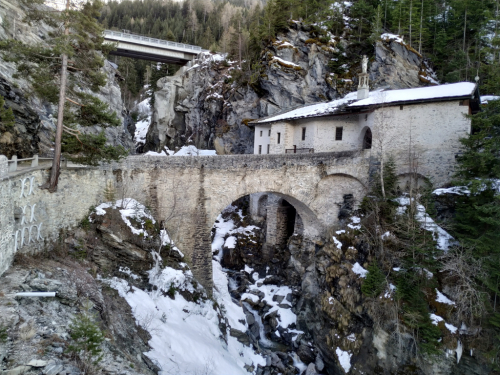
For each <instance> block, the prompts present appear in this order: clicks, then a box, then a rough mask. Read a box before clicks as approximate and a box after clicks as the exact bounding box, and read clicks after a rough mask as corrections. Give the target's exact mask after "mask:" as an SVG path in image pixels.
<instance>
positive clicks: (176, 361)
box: [96, 199, 266, 375]
mask: <svg viewBox="0 0 500 375" xmlns="http://www.w3.org/2000/svg"><path fill="white" fill-rule="evenodd" d="M119 204H124V205H125V207H124V208H123V209H122V210H121V213H122V219H123V220H124V222H125V223H127V225H129V227H131V229H132V228H133V227H132V226H131V225H130V222H129V221H128V217H134V218H149V214H148V212H147V211H146V210H145V208H144V206H143V205H141V204H140V203H138V202H136V201H134V200H131V199H127V200H124V202H122V201H118V202H116V204H115V206H116V207H120V205H119ZM112 206H113V205H112V204H111V203H105V204H101V205H99V206H98V207H97V208H96V211H97V213H98V214H100V215H104V214H106V211H105V210H104V209H105V208H109V207H112ZM134 209H137V212H132V211H134ZM151 219H152V218H151ZM134 229H136V228H134ZM134 229H133V230H134ZM134 233H135V232H134ZM156 258H157V262H156V264H155V266H154V267H153V268H152V269H151V270H150V271H149V280H150V283H151V284H152V285H153V286H154V287H153V288H152V289H153V290H152V291H144V290H141V289H138V288H136V287H131V286H130V285H129V284H128V282H127V281H125V280H124V279H121V278H117V277H113V278H112V279H101V280H102V281H103V282H104V283H107V284H108V285H110V286H111V287H113V288H114V289H116V290H117V291H118V293H119V294H120V296H121V297H123V298H124V299H125V300H126V301H127V303H128V304H129V305H130V307H131V308H132V312H133V314H134V317H135V319H136V322H137V324H139V325H140V326H142V328H144V329H145V330H147V331H148V332H149V333H150V334H151V340H150V341H149V345H150V347H151V348H152V349H151V350H150V351H149V352H147V353H145V354H146V355H147V356H148V357H149V358H150V359H151V360H152V361H153V362H154V363H156V364H157V365H158V366H159V367H160V368H161V369H162V371H161V372H160V375H166V374H197V373H199V374H205V373H206V374H218V375H219V374H220V375H237V374H242V375H246V374H248V372H247V370H246V369H245V368H244V366H245V365H249V366H252V365H253V366H255V367H257V364H260V365H262V366H264V365H265V364H266V361H265V360H264V358H263V357H262V356H260V355H258V354H256V353H254V351H253V349H252V348H250V347H247V346H244V345H243V344H241V343H240V342H239V341H237V340H236V339H235V338H234V337H232V336H230V335H229V334H227V336H226V337H227V342H226V341H224V339H223V334H222V332H221V331H220V328H219V318H218V314H219V313H221V314H223V316H224V317H225V318H227V321H228V323H229V326H230V327H233V328H235V329H238V330H241V331H246V328H247V327H246V323H245V324H243V323H241V321H245V314H244V312H243V309H242V307H241V306H239V305H237V304H235V303H234V302H233V301H232V299H231V296H230V294H229V290H228V279H227V276H226V274H225V273H224V272H223V270H222V268H221V266H220V264H219V263H218V262H216V261H214V262H213V273H214V299H215V301H216V302H217V304H214V301H212V300H210V299H203V300H201V301H199V302H198V303H195V302H190V301H188V300H186V299H185V298H184V297H183V296H182V295H181V294H179V292H178V290H186V291H189V292H194V291H197V292H199V293H202V292H203V290H202V289H201V287H200V286H198V284H194V283H193V282H192V281H193V276H192V273H191V271H190V270H189V269H188V268H187V265H184V267H185V268H184V270H175V269H173V268H170V267H166V268H164V269H161V268H160V266H159V265H160V264H161V256H160V255H158V254H156ZM126 271H127V270H124V272H125V273H127V272H126ZM127 274H130V272H128V273H127ZM195 285H196V286H195ZM172 288H173V289H175V298H170V297H169V296H168V295H165V293H162V291H169V290H172ZM217 305H218V306H219V308H218V307H217ZM228 332H229V328H228ZM228 332H227V333H228Z"/></svg>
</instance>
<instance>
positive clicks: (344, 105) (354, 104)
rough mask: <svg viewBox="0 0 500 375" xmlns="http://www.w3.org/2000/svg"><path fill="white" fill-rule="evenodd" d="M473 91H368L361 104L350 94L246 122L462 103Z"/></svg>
mask: <svg viewBox="0 0 500 375" xmlns="http://www.w3.org/2000/svg"><path fill="white" fill-rule="evenodd" d="M475 90H476V84H475V83H471V82H458V83H452V84H447V85H439V86H429V87H418V88H412V89H401V90H377V91H371V92H370V93H369V97H368V98H366V99H362V100H357V99H356V96H357V93H356V92H351V93H349V94H347V95H346V96H345V97H344V98H342V99H337V100H332V101H330V102H326V103H318V104H312V105H307V106H303V107H300V108H295V109H292V110H288V111H285V112H283V113H280V114H277V115H272V116H268V117H264V118H261V119H258V120H254V121H252V122H250V124H252V125H258V124H267V123H272V122H278V121H283V120H295V119H301V118H310V117H320V116H328V115H333V114H342V113H349V112H357V111H359V110H362V109H368V108H369V107H371V106H380V105H384V104H388V105H399V104H402V103H411V102H437V101H446V100H451V99H460V98H463V99H465V98H471V97H472V96H473V95H474V91H475Z"/></svg>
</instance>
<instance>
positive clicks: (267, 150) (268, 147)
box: [267, 145, 270, 154]
mask: <svg viewBox="0 0 500 375" xmlns="http://www.w3.org/2000/svg"><path fill="white" fill-rule="evenodd" d="M269 146H270V145H267V153H268V154H269Z"/></svg>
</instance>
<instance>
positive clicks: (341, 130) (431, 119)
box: [250, 82, 480, 184]
mask: <svg viewBox="0 0 500 375" xmlns="http://www.w3.org/2000/svg"><path fill="white" fill-rule="evenodd" d="M360 96H361V97H363V96H364V97H365V98H364V99H361V98H359V97H360ZM479 106H480V99H479V95H478V91H477V88H476V85H475V84H474V83H470V82H459V83H454V84H448V85H440V86H431V87H421V88H412V89H403V90H388V91H384V90H379V91H373V92H368V91H367V90H364V91H362V92H361V93H360V90H358V93H351V94H348V95H347V96H346V97H345V98H343V99H339V100H334V101H331V102H327V103H319V104H313V105H309V106H304V107H300V108H297V109H294V110H290V111H287V112H284V113H280V114H277V115H273V116H270V117H266V118H262V119H259V120H255V121H253V122H251V123H250V124H251V125H253V126H254V127H255V143H254V153H255V154H284V153H313V152H314V153H317V152H340V151H357V150H359V151H361V152H363V153H366V154H367V155H366V156H374V157H376V158H380V157H381V156H383V157H384V158H386V157H388V156H389V155H393V156H394V157H395V158H396V161H397V162H398V172H399V173H400V174H404V173H409V172H410V169H411V168H413V166H412V165H413V164H414V163H415V160H418V168H419V170H418V174H420V175H422V176H425V177H431V178H432V179H434V181H435V182H436V183H437V184H440V183H443V182H445V181H448V180H449V177H450V175H451V173H452V171H453V166H454V164H455V156H456V155H457V153H459V152H460V148H461V144H460V138H463V137H466V136H467V135H468V134H469V133H470V131H471V125H470V119H469V118H467V117H466V115H468V114H472V113H476V112H477V111H478V110H479ZM405 171H406V172H405Z"/></svg>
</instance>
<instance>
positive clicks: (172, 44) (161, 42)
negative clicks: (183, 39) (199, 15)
mask: <svg viewBox="0 0 500 375" xmlns="http://www.w3.org/2000/svg"><path fill="white" fill-rule="evenodd" d="M104 35H105V36H106V35H108V36H111V37H113V36H115V37H119V38H124V39H131V40H138V41H141V42H147V43H152V44H159V45H160V46H166V47H175V48H182V49H187V50H192V51H197V52H201V51H202V48H201V47H199V46H192V45H190V44H184V43H176V42H172V41H170V40H163V39H156V38H149V37H147V36H141V35H135V34H127V33H121V32H119V31H112V30H104Z"/></svg>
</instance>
